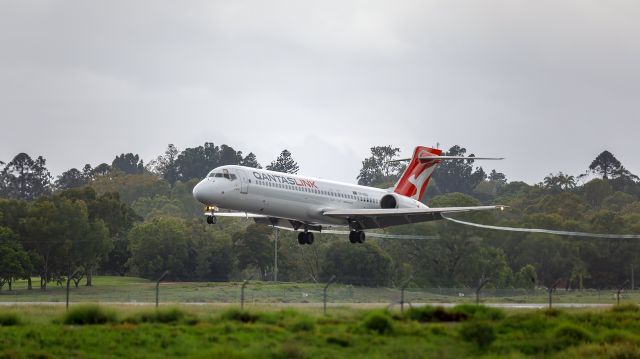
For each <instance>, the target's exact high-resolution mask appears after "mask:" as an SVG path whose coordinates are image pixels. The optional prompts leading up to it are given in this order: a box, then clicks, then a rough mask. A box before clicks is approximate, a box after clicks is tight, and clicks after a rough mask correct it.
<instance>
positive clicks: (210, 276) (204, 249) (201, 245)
mask: <svg viewBox="0 0 640 359" xmlns="http://www.w3.org/2000/svg"><path fill="white" fill-rule="evenodd" d="M189 224H190V227H191V238H192V239H193V241H194V246H195V252H196V253H197V254H196V256H197V258H196V263H197V264H196V272H195V276H196V277H197V279H200V280H208V281H228V280H229V279H230V278H231V273H232V272H233V270H234V269H235V266H236V262H237V260H236V256H235V253H234V251H233V243H232V242H231V236H230V235H229V232H228V231H224V230H216V231H211V230H207V229H208V227H207V226H206V225H203V224H202V221H199V220H193V221H191V222H190V223H189Z"/></svg>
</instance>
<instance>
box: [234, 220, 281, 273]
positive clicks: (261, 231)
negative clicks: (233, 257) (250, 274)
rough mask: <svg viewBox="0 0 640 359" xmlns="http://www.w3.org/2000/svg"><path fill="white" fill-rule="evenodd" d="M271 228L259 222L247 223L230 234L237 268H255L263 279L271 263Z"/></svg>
mask: <svg viewBox="0 0 640 359" xmlns="http://www.w3.org/2000/svg"><path fill="white" fill-rule="evenodd" d="M271 232H272V229H271V228H269V227H267V226H261V225H259V224H252V225H249V226H248V227H247V228H246V229H245V230H244V231H238V232H236V233H234V234H233V235H232V236H231V241H232V242H233V247H234V249H235V252H236V254H237V256H238V269H240V270H246V269H249V268H251V267H253V268H257V269H258V271H259V272H260V273H259V274H260V278H261V279H265V278H266V276H267V274H268V273H269V272H270V268H271V266H272V265H273V257H272V256H271V255H272V253H271V248H272V247H271V245H270V244H269V236H270V235H271Z"/></svg>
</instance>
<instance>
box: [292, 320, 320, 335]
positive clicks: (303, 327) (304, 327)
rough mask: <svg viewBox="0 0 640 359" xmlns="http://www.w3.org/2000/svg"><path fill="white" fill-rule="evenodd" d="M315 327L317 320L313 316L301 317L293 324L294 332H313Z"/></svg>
mask: <svg viewBox="0 0 640 359" xmlns="http://www.w3.org/2000/svg"><path fill="white" fill-rule="evenodd" d="M315 328H316V322H315V321H314V320H313V319H311V318H300V319H298V320H296V321H294V322H293V324H292V325H291V330H292V331H294V332H312V331H313V330H314V329H315Z"/></svg>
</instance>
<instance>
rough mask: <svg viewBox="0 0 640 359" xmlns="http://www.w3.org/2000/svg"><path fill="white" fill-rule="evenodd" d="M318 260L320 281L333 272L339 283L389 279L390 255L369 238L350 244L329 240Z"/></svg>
mask: <svg viewBox="0 0 640 359" xmlns="http://www.w3.org/2000/svg"><path fill="white" fill-rule="evenodd" d="M322 263H323V264H322V267H321V270H320V276H321V278H322V280H324V281H327V280H329V278H330V277H331V276H332V275H335V276H336V278H337V280H338V281H340V282H342V283H349V284H354V285H367V286H381V285H386V284H388V283H389V280H390V279H391V257H390V256H389V255H388V254H387V253H385V252H384V251H382V249H380V247H379V246H378V245H376V244H375V243H371V242H367V243H365V244H362V245H353V244H351V243H348V242H346V241H333V242H331V244H329V248H328V249H327V251H326V252H325V258H324V260H323V261H322Z"/></svg>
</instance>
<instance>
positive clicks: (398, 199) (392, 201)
mask: <svg viewBox="0 0 640 359" xmlns="http://www.w3.org/2000/svg"><path fill="white" fill-rule="evenodd" d="M420 204H421V203H420V202H418V201H416V200H414V199H412V198H408V197H405V196H401V195H399V194H397V193H389V194H385V195H384V196H382V198H381V199H380V208H418V207H420Z"/></svg>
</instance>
